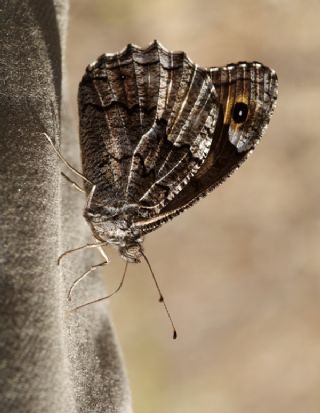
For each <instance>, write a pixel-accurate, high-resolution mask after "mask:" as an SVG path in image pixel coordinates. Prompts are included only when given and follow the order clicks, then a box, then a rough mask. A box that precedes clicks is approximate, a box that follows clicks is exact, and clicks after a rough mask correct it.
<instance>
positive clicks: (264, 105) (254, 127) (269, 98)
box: [210, 62, 277, 153]
mask: <svg viewBox="0 0 320 413" xmlns="http://www.w3.org/2000/svg"><path fill="white" fill-rule="evenodd" d="M210 74H211V79H212V81H213V84H214V88H215V92H216V94H217V98H218V100H219V102H220V105H221V108H222V111H223V125H224V127H225V128H228V137H229V141H230V142H231V143H232V145H234V146H235V148H236V149H237V151H238V152H240V153H241V152H247V151H249V150H251V149H253V148H254V146H255V144H256V143H257V142H258V141H259V140H260V138H261V136H262V134H263V131H264V129H265V128H266V126H267V124H268V123H269V120H270V117H271V115H272V112H273V110H274V106H275V102H276V98H277V76H276V74H275V72H274V71H273V70H272V69H269V68H268V67H266V66H264V65H262V64H261V63H258V62H253V63H246V62H240V63H237V64H230V65H227V66H224V67H222V68H213V69H211V70H210Z"/></svg>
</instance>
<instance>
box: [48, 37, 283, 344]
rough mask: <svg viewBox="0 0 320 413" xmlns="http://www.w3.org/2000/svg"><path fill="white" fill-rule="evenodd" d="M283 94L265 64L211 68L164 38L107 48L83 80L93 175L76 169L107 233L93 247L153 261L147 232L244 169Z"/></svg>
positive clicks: (84, 140) (94, 219) (84, 126)
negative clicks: (165, 42) (165, 44)
mask: <svg viewBox="0 0 320 413" xmlns="http://www.w3.org/2000/svg"><path fill="white" fill-rule="evenodd" d="M276 98H277V76H276V74H275V72H274V71H273V70H271V69H269V68H268V67H266V66H264V65H262V64H261V63H258V62H253V63H246V62H240V63H237V64H230V65H227V66H223V67H213V68H208V69H205V68H202V67H199V66H197V65H195V64H194V63H192V62H191V60H190V59H189V58H188V57H187V56H186V54H185V53H184V52H170V51H168V50H166V49H165V48H164V47H163V46H161V45H160V43H159V42H157V41H154V42H153V43H152V44H150V45H149V46H148V47H147V48H140V47H137V46H135V45H133V44H129V45H128V46H127V47H126V48H125V49H124V50H123V51H121V52H119V53H115V54H103V55H102V56H100V57H99V58H98V59H97V61H96V62H94V63H92V64H91V65H89V66H88V67H87V69H86V73H85V74H84V76H83V78H82V80H81V82H80V85H79V117H80V144H81V151H82V164H83V175H82V174H80V173H78V172H77V171H75V170H74V169H73V168H72V167H71V168H72V170H73V171H74V172H76V173H77V174H78V175H80V176H82V177H83V178H84V183H85V192H86V193H87V206H86V208H85V212H84V216H85V218H86V220H87V221H88V223H89V224H90V226H91V229H92V233H93V235H94V237H95V239H96V240H97V243H96V244H90V245H87V246H84V247H83V248H85V247H99V248H100V249H101V247H102V246H104V245H109V244H110V245H113V246H116V247H117V248H118V250H119V253H120V255H121V256H122V257H123V258H124V259H125V260H126V261H127V262H135V263H136V262H140V259H141V257H144V258H145V260H146V261H147V263H148V265H149V262H148V260H147V258H146V256H145V254H144V251H143V247H142V242H143V237H144V235H145V234H147V233H149V232H151V231H154V230H155V229H156V228H158V227H159V226H160V225H162V224H163V223H164V222H166V221H168V220H170V219H172V218H173V217H175V216H176V215H178V214H180V213H181V212H182V211H184V210H185V209H186V208H188V207H190V206H191V205H193V204H194V203H195V202H196V201H198V200H199V199H200V198H201V197H203V196H205V195H206V194H207V193H208V192H210V191H211V190H213V189H214V188H215V187H216V186H217V185H219V184H220V183H221V182H222V181H223V180H224V179H226V178H227V177H228V176H229V175H230V174H231V173H232V172H233V171H234V170H235V169H236V168H238V167H239V165H240V164H241V163H242V162H243V161H244V160H245V159H246V158H247V156H248V154H249V153H250V152H251V151H252V150H253V148H254V147H255V145H256V143H257V142H258V141H259V140H260V138H261V136H262V134H263V132H264V130H265V128H266V126H267V125H268V123H269V120H270V117H271V114H272V112H273V110H274V107H275V102H276ZM47 137H48V136H47ZM48 139H50V138H49V137H48ZM59 156H60V157H62V156H61V154H60V153H59ZM68 166H70V165H69V164H68ZM80 248H81V247H80ZM80 248H77V249H80ZM68 252H69V251H67V253H68ZM63 255H65V254H63ZM107 261H108V260H107V259H106V261H105V262H107ZM103 264H104V263H102V265H103ZM100 265H101V264H100ZM96 267H97V266H94V267H92V268H91V269H90V270H89V271H87V273H85V274H83V275H82V276H81V277H79V278H78V279H77V280H76V281H75V282H74V284H73V286H72V288H73V287H74V286H75V285H76V284H77V283H78V282H79V280H80V279H82V278H83V277H84V276H86V275H87V274H88V273H89V272H91V271H92V270H93V269H95V268H96ZM149 267H150V265H149ZM150 269H151V267H150ZM151 272H152V270H151ZM124 275H125V273H124ZM152 275H153V277H154V274H153V273H152ZM123 279H124V276H123ZM123 279H122V281H121V284H120V286H121V285H122V282H123ZM154 280H155V282H156V284H157V281H156V279H155V277H154ZM120 286H119V287H120ZM157 287H158V284H157ZM158 290H159V287H158ZM70 292H71V291H70ZM159 293H160V298H161V301H163V298H162V295H161V292H160V290H159ZM104 298H105V297H103V298H102V299H104ZM96 301H99V300H96ZM84 305H86V304H84ZM164 305H165V302H164ZM81 307H82V306H81ZM77 308H79V307H77ZM166 309H167V308H166ZM169 317H170V315H169ZM170 320H171V318H170ZM174 331H175V330H174ZM174 336H175V332H174Z"/></svg>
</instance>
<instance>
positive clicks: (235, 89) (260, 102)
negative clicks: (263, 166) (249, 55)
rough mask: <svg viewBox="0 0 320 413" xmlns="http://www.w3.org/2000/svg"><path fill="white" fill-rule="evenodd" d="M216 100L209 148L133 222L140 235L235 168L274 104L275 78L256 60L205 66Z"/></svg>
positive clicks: (223, 178)
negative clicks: (185, 178) (166, 195)
mask: <svg viewBox="0 0 320 413" xmlns="http://www.w3.org/2000/svg"><path fill="white" fill-rule="evenodd" d="M209 72H210V75H211V78H212V82H213V84H214V86H215V89H216V92H217V96H218V99H219V102H220V109H219V115H218V120H217V123H216V127H215V131H214V136H213V139H212V143H211V147H210V151H209V153H208V155H207V157H206V159H205V161H204V163H203V164H202V166H201V167H200V168H199V170H198V171H197V173H196V174H195V175H194V176H193V177H192V178H191V179H190V181H189V182H188V184H187V185H186V186H185V187H184V188H183V189H182V190H181V191H180V192H179V193H178V194H177V195H176V196H175V197H174V198H173V199H172V200H171V202H169V203H168V204H167V205H165V206H164V207H163V208H162V209H161V211H160V212H159V215H158V216H157V217H150V218H149V219H148V220H144V221H140V222H136V224H135V225H136V226H137V227H139V228H140V229H141V230H142V232H143V233H147V232H150V231H153V230H154V229H156V228H157V227H158V226H159V225H161V224H162V223H163V222H165V221H167V220H169V219H172V218H173V217H174V216H176V215H178V214H179V213H181V212H182V211H183V210H185V209H186V208H188V207H190V206H191V205H193V204H194V203H195V202H196V201H197V200H199V199H200V198H201V197H203V196H205V195H206V194H207V193H208V192H209V191H211V190H213V189H214V188H215V187H216V186H217V185H219V184H220V183H221V182H223V181H224V180H225V179H226V178H227V177H228V176H230V174H231V173H232V172H233V171H234V170H235V169H237V168H238V167H239V166H240V164H241V163H242V162H243V161H244V160H245V159H246V158H247V156H248V154H249V153H250V152H251V151H252V150H253V148H254V147H255V145H256V143H257V142H258V141H259V140H260V138H261V136H262V134H263V132H264V130H265V128H266V126H267V125H268V123H269V121H270V117H271V115H272V112H273V110H274V107H275V102H276V98H277V76H276V74H275V72H274V71H273V70H271V69H269V68H268V67H266V66H263V65H262V64H260V63H257V62H254V63H245V62H243V63H238V64H231V65H228V66H226V67H222V68H212V69H210V70H209Z"/></svg>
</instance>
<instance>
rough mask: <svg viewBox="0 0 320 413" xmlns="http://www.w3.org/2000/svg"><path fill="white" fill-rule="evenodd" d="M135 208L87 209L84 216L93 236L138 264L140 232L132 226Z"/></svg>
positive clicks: (140, 241)
mask: <svg viewBox="0 0 320 413" xmlns="http://www.w3.org/2000/svg"><path fill="white" fill-rule="evenodd" d="M136 209H137V206H135V205H122V206H116V207H115V206H112V207H111V206H96V207H94V208H92V207H91V208H87V209H86V210H85V213H84V216H85V218H86V220H87V221H88V223H89V224H90V226H91V229H92V231H93V234H94V236H95V237H96V239H98V240H100V241H107V242H108V243H109V244H111V245H113V246H115V247H116V248H118V250H119V253H120V255H121V256H122V257H123V258H124V259H125V260H127V261H129V262H140V257H141V255H142V251H143V247H142V241H143V237H142V234H141V230H140V229H139V228H135V227H134V226H133V217H135V216H136V214H137V213H136Z"/></svg>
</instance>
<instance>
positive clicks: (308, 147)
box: [67, 0, 320, 413]
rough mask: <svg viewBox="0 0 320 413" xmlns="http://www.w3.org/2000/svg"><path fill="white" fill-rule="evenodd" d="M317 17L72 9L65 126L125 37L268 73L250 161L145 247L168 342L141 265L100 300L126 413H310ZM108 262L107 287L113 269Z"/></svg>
mask: <svg viewBox="0 0 320 413" xmlns="http://www.w3.org/2000/svg"><path fill="white" fill-rule="evenodd" d="M319 20H320V1H312V0H309V1H308V2H306V1H298V0H282V1H277V0H260V1H259V0H244V1H222V0H211V1H210V0H170V1H169V0H155V1H147V0H136V1H133V0H90V1H89V0H73V1H71V11H70V32H69V39H68V53H67V65H68V71H69V86H70V97H71V102H72V105H73V111H74V116H75V119H77V118H76V117H77V113H76V111H77V109H76V94H77V87H78V82H79V80H80V78H81V76H82V74H83V72H84V68H85V67H86V65H87V64H88V63H90V62H92V61H94V60H95V59H96V57H97V56H98V55H100V54H102V53H104V52H116V51H118V50H120V49H122V48H123V47H124V46H125V45H126V44H127V43H129V42H133V43H136V44H138V45H140V46H145V45H147V44H148V43H149V42H150V41H152V40H153V39H158V40H160V41H161V42H162V43H163V44H164V46H166V47H167V48H168V49H171V50H184V51H186V52H187V53H188V55H189V56H190V57H191V59H192V60H193V61H194V62H197V63H198V64H200V65H202V66H220V65H224V64H226V63H231V62H235V61H238V60H248V61H251V60H259V61H261V62H263V63H265V64H266V65H268V66H271V67H272V68H274V69H275V70H276V71H277V73H278V76H279V101H278V106H277V109H276V111H275V114H274V116H273V118H272V120H271V124H270V127H269V128H268V130H267V133H266V134H265V136H264V138H263V141H262V142H261V144H260V145H259V146H258V147H257V149H256V151H255V153H254V154H253V155H252V156H251V157H250V159H249V160H248V161H247V162H246V163H245V164H244V165H243V166H242V167H241V168H240V170H239V171H237V172H236V173H235V174H234V175H233V176H232V177H231V178H230V179H229V180H228V181H227V182H225V183H224V184H223V185H222V186H220V187H219V188H218V189H217V190H215V191H214V193H212V194H211V195H209V196H208V197H207V198H206V199H204V200H202V201H201V202H200V203H198V204H197V205H196V206H194V207H193V208H191V209H190V210H188V211H186V212H185V213H184V214H182V215H181V216H179V217H177V218H175V219H174V220H173V221H172V222H170V223H168V224H166V225H164V226H163V227H162V228H161V229H159V230H158V231H156V232H155V233H152V234H150V235H149V236H148V237H147V239H146V242H145V247H146V252H147V255H148V257H149V259H150V261H151V263H152V266H153V269H154V271H155V272H156V274H157V277H158V281H159V283H160V285H161V286H162V289H163V292H164V295H165V297H166V300H167V303H168V306H169V308H170V310H171V313H172V316H173V318H174V320H175V323H176V326H177V330H178V339H177V340H176V341H173V340H172V339H171V330H170V324H169V321H168V320H167V318H166V315H165V312H164V310H163V308H162V307H161V305H160V304H158V303H157V293H156V290H155V288H154V285H153V282H152V279H151V277H150V274H149V272H148V269H147V268H146V266H145V265H144V264H141V265H132V266H131V267H130V268H129V274H128V277H127V282H126V284H125V286H124V288H123V289H122V291H121V293H120V294H118V295H117V296H116V297H114V298H113V299H112V302H109V303H108V304H106V305H108V306H109V309H110V311H111V312H112V316H113V319H114V325H115V329H116V331H117V334H118V337H119V341H120V343H121V346H122V349H123V354H124V358H125V361H126V365H127V370H128V375H129V380H130V383H131V388H132V394H133V400H134V408H135V412H138V413H150V412H153V413H160V412H161V413H163V412H170V413H182V412H183V413H191V412H198V411H201V412H205V413H206V412H219V413H267V412H268V413H269V412H273V413H283V412H290V413H296V412H297V413H298V412H299V413H301V412H303V413H319V412H320V299H319V298H320V274H319V264H320V259H319V245H320V243H319V241H320V236H319V233H320V215H319V202H320V190H319V181H320V168H319V165H318V162H319V160H318V159H319V154H320V136H319V119H320V115H319V113H320V109H319V101H320V73H319V72H320V70H319V68H320V24H319ZM75 196H78V195H75ZM84 225H85V224H84ZM94 258H96V256H93V261H94ZM111 258H112V261H113V262H112V263H111V265H110V266H109V267H108V268H107V271H106V278H107V285H108V289H109V290H110V291H111V290H112V289H113V288H114V286H116V285H117V283H118V281H119V279H120V277H121V274H122V271H123V267H124V263H123V262H122V261H121V260H120V258H119V257H118V256H117V254H115V253H114V252H112V253H111ZM86 282H90V280H86ZM93 298H94V297H93Z"/></svg>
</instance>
